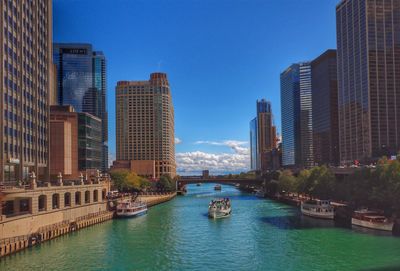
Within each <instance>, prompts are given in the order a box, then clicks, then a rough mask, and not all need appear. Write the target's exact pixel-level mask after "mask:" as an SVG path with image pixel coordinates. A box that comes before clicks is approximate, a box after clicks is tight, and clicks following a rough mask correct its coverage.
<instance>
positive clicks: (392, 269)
mask: <svg viewBox="0 0 400 271" xmlns="http://www.w3.org/2000/svg"><path fill="white" fill-rule="evenodd" d="M399 270H400V265H397V266H394V265H393V266H387V267H378V268H368V269H360V271H399Z"/></svg>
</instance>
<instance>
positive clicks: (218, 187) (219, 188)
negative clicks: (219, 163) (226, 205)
mask: <svg viewBox="0 0 400 271" xmlns="http://www.w3.org/2000/svg"><path fill="white" fill-rule="evenodd" d="M214 190H218V191H220V190H222V186H221V185H220V184H216V185H215V186H214Z"/></svg>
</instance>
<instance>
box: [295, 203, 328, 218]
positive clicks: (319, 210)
mask: <svg viewBox="0 0 400 271" xmlns="http://www.w3.org/2000/svg"><path fill="white" fill-rule="evenodd" d="M301 213H302V214H303V215H306V216H311V217H315V218H322V219H333V218H334V215H335V211H334V208H333V206H332V205H331V203H330V201H329V200H308V201H303V202H302V203H301Z"/></svg>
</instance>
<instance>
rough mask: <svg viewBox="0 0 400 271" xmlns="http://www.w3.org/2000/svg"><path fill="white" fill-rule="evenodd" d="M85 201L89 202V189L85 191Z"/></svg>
mask: <svg viewBox="0 0 400 271" xmlns="http://www.w3.org/2000/svg"><path fill="white" fill-rule="evenodd" d="M85 203H90V191H86V192H85Z"/></svg>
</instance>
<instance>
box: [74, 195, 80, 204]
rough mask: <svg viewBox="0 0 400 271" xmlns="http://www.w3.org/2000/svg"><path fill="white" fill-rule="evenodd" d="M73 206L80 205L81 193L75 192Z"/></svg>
mask: <svg viewBox="0 0 400 271" xmlns="http://www.w3.org/2000/svg"><path fill="white" fill-rule="evenodd" d="M75 205H81V192H75Z"/></svg>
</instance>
